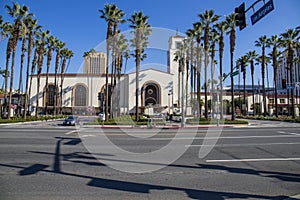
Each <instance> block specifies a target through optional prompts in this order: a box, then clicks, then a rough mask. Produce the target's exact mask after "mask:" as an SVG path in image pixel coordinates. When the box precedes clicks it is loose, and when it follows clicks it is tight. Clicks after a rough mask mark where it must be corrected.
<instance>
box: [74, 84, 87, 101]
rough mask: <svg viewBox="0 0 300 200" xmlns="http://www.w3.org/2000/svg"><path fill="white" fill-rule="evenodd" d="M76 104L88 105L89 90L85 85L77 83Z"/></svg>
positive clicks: (75, 91)
mask: <svg viewBox="0 0 300 200" xmlns="http://www.w3.org/2000/svg"><path fill="white" fill-rule="evenodd" d="M74 106H87V91H86V87H85V86H83V85H77V86H75V89H74Z"/></svg>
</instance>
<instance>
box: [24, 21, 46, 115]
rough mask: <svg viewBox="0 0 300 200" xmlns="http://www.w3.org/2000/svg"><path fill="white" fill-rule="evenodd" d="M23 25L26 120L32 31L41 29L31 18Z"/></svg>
mask: <svg viewBox="0 0 300 200" xmlns="http://www.w3.org/2000/svg"><path fill="white" fill-rule="evenodd" d="M24 23H25V24H26V27H27V32H28V33H27V40H28V44H27V69H26V85H25V104H24V113H23V116H24V119H26V113H27V108H28V98H29V96H28V87H29V83H28V79H29V72H30V60H31V54H32V49H33V44H34V31H37V32H38V30H40V29H41V28H42V27H41V26H39V25H38V23H37V20H36V19H33V18H32V17H26V19H25V20H24Z"/></svg>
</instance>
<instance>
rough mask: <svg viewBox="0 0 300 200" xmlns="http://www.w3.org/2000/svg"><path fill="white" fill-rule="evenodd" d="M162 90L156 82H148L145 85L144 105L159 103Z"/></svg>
mask: <svg viewBox="0 0 300 200" xmlns="http://www.w3.org/2000/svg"><path fill="white" fill-rule="evenodd" d="M159 104H160V90H159V86H158V85H157V84H156V83H152V82H151V83H147V84H146V85H145V86H144V105H145V106H147V105H159Z"/></svg>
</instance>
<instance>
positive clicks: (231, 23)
mask: <svg viewBox="0 0 300 200" xmlns="http://www.w3.org/2000/svg"><path fill="white" fill-rule="evenodd" d="M226 24H227V27H228V31H227V34H229V35H230V36H229V37H230V72H231V73H233V68H234V67H233V54H234V48H235V39H236V35H235V28H236V14H235V13H233V14H230V15H228V16H227V17H226ZM233 87H234V82H233V76H231V120H234V119H235V115H234V113H235V109H234V107H235V106H234V93H233Z"/></svg>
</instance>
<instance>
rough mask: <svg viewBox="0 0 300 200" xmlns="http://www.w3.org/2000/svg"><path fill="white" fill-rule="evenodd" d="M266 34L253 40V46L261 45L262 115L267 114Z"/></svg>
mask: <svg viewBox="0 0 300 200" xmlns="http://www.w3.org/2000/svg"><path fill="white" fill-rule="evenodd" d="M267 42H268V38H267V36H265V35H263V36H261V37H259V38H258V40H256V41H255V46H257V47H261V50H262V61H261V76H262V88H263V108H264V116H266V114H267V102H266V88H265V56H266V53H265V49H266V47H267V45H268V43H267Z"/></svg>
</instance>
